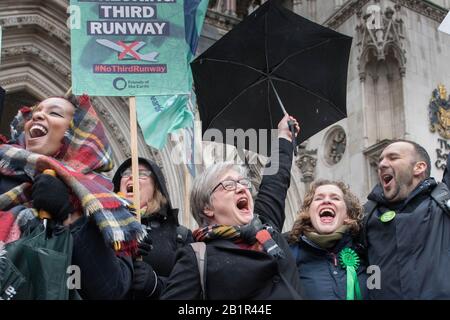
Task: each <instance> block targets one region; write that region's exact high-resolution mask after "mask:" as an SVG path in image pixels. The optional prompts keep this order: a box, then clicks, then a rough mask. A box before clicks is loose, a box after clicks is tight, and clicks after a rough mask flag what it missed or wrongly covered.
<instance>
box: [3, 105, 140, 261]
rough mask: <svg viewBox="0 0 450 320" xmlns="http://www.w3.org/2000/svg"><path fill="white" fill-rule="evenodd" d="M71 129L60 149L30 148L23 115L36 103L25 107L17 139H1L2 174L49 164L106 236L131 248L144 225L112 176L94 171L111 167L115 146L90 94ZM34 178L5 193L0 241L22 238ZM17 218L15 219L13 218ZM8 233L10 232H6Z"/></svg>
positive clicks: (15, 128)
mask: <svg viewBox="0 0 450 320" xmlns="http://www.w3.org/2000/svg"><path fill="white" fill-rule="evenodd" d="M78 102H79V104H78V105H77V106H76V110H75V114H74V118H73V120H72V123H71V124H70V128H69V129H68V130H67V132H66V134H65V136H64V138H63V143H62V147H61V149H60V150H59V151H58V153H57V154H56V155H55V157H47V156H44V155H40V154H35V153H31V152H29V151H27V150H25V149H24V148H23V146H24V137H23V136H24V135H23V132H20V131H21V130H22V131H23V124H24V121H26V120H27V119H29V118H30V116H31V112H30V111H31V109H29V108H28V109H27V108H22V109H21V110H20V111H19V114H18V116H16V118H15V119H14V121H13V123H12V130H11V135H12V141H14V142H15V143H16V144H18V145H14V146H13V145H0V175H3V176H12V177H13V176H18V175H26V176H28V177H29V178H30V179H31V180H33V179H34V177H35V176H36V175H37V174H39V173H41V172H43V171H44V170H45V169H53V170H54V171H55V172H56V175H57V176H58V178H59V179H61V180H62V181H63V182H64V183H65V184H66V185H67V186H68V187H70V189H71V190H72V192H73V195H74V197H75V199H74V200H75V203H74V205H75V207H78V208H80V209H81V210H82V211H83V213H84V214H85V215H87V216H91V215H92V217H93V219H94V221H95V222H96V224H97V226H98V227H99V229H100V231H101V233H102V235H103V237H104V239H105V241H106V242H107V243H111V244H112V245H113V246H114V248H115V249H116V251H120V252H121V253H125V254H130V253H131V252H132V251H133V250H134V249H135V247H136V244H137V241H138V240H141V239H142V238H143V237H144V236H145V230H144V229H143V228H142V226H141V224H140V223H139V222H138V221H137V220H136V218H135V217H134V216H133V215H132V214H131V213H130V212H129V209H128V207H127V202H126V201H124V200H123V199H121V198H120V197H119V196H117V195H116V194H115V193H113V192H112V191H111V190H112V184H111V182H110V180H109V179H107V178H105V177H103V176H101V175H100V174H97V173H96V172H95V171H105V170H109V169H110V168H112V161H111V150H110V148H109V143H108V140H107V138H106V135H105V133H104V129H103V126H102V125H101V122H100V121H99V119H98V117H97V115H96V113H95V111H94V109H93V108H92V106H91V104H90V101H89V97H87V96H82V97H80V99H79V101H78ZM31 185H32V184H31V183H28V182H27V183H23V184H21V185H19V186H17V187H15V188H13V189H12V190H9V191H8V192H6V193H4V194H1V195H0V210H7V212H1V213H0V241H5V240H6V239H8V242H9V241H11V240H14V239H17V238H18V236H17V230H18V226H20V225H22V223H23V221H26V220H29V219H30V218H31V216H33V215H36V214H37V212H36V210H34V209H33V210H29V209H28V210H27V211H25V212H26V213H27V214H26V215H24V214H23V213H22V211H23V210H19V208H22V209H25V208H31V199H30V192H31V188H30V187H31ZM11 221H12V222H11ZM7 234H8V235H7Z"/></svg>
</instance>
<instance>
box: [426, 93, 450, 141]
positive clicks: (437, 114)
mask: <svg viewBox="0 0 450 320" xmlns="http://www.w3.org/2000/svg"><path fill="white" fill-rule="evenodd" d="M428 114H429V118H430V131H431V132H436V131H437V132H438V133H439V135H440V136H441V137H442V138H444V139H450V96H447V90H446V89H445V86H444V85H443V84H439V85H438V87H437V89H434V90H433V93H432V94H431V99H430V104H429V105H428Z"/></svg>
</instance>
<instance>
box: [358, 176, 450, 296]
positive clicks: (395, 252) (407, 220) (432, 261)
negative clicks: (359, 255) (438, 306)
mask: <svg viewBox="0 0 450 320" xmlns="http://www.w3.org/2000/svg"><path fill="white" fill-rule="evenodd" d="M436 187H437V184H436V181H435V180H434V179H433V178H428V179H426V180H424V181H422V183H420V184H419V185H418V186H417V187H416V188H415V189H414V190H413V191H412V192H411V193H410V195H409V196H408V198H407V199H405V201H402V203H396V204H395V205H394V204H391V203H388V202H387V201H386V200H385V199H384V196H383V190H382V188H381V187H380V186H379V185H377V186H376V187H375V188H374V190H373V191H372V193H371V194H369V196H368V199H369V200H370V201H373V202H374V203H375V205H376V208H375V209H374V211H373V213H372V214H369V215H367V216H366V219H365V224H366V228H365V232H366V239H367V249H368V262H369V264H370V265H377V266H379V267H380V271H381V289H379V290H377V289H374V290H370V293H369V294H370V297H371V298H372V299H450V277H449V276H448V272H449V271H450V212H449V210H443V208H441V207H440V206H439V205H438V204H437V202H436V201H434V200H433V199H432V198H431V192H432V191H433V190H434V189H435V188H436ZM365 207H366V208H368V207H370V205H369V203H367V204H366V205H365ZM389 210H394V211H395V212H396V215H395V218H394V219H392V220H391V221H389V222H382V221H381V220H380V216H381V215H382V214H383V213H384V212H386V211H389Z"/></svg>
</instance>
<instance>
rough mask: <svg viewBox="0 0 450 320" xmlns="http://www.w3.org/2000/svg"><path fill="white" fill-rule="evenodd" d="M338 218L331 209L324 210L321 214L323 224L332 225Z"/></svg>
mask: <svg viewBox="0 0 450 320" xmlns="http://www.w3.org/2000/svg"><path fill="white" fill-rule="evenodd" d="M335 217H336V213H335V212H334V210H333V209H331V208H324V209H322V210H320V212H319V218H320V222H322V223H331V222H333V221H334V218H335Z"/></svg>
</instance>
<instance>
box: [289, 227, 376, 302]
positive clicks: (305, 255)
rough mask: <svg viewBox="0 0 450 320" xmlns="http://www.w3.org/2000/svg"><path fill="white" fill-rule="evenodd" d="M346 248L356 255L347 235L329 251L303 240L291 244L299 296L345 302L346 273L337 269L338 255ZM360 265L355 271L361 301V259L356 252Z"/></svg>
mask: <svg viewBox="0 0 450 320" xmlns="http://www.w3.org/2000/svg"><path fill="white" fill-rule="evenodd" d="M345 247H350V248H352V249H354V250H355V251H356V252H358V250H356V249H355V243H354V240H353V239H352V237H351V236H350V234H348V233H347V234H345V235H344V237H343V238H342V239H341V240H340V241H339V242H338V244H337V245H336V246H335V247H334V248H333V249H332V250H330V251H328V250H325V249H322V248H320V247H319V246H317V245H316V244H315V243H313V242H312V241H311V240H309V239H308V238H307V237H305V236H302V237H300V239H299V241H298V242H296V243H294V244H291V245H290V249H291V251H292V254H293V256H294V257H295V260H296V263H297V269H298V275H299V279H300V294H301V295H302V297H303V298H304V299H311V300H346V294H347V271H346V270H345V269H344V268H342V267H341V266H340V263H339V252H340V251H341V250H342V249H344V248H345ZM358 256H359V257H360V265H359V268H358V270H357V273H358V279H359V287H360V289H361V294H362V297H363V299H366V298H367V296H368V292H367V291H368V289H367V285H366V280H367V277H368V275H367V274H366V263H365V259H363V257H362V256H361V254H360V253H359V252H358Z"/></svg>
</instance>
